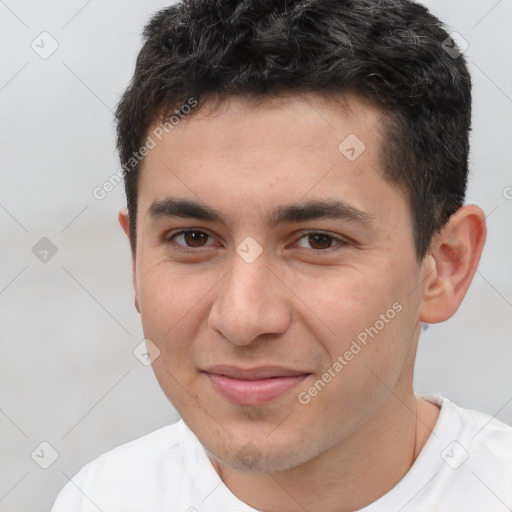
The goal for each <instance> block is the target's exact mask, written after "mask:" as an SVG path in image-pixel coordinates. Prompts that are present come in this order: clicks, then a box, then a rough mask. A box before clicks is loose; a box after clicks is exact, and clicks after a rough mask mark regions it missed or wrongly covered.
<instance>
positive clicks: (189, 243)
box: [165, 229, 211, 251]
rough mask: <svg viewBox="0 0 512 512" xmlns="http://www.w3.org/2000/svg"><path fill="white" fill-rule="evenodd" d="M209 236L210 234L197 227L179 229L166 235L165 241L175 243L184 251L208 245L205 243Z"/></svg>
mask: <svg viewBox="0 0 512 512" xmlns="http://www.w3.org/2000/svg"><path fill="white" fill-rule="evenodd" d="M209 238H211V237H210V235H208V233H205V232H204V231H199V230H197V229H182V230H181V231H178V232H177V233H174V234H171V235H170V236H168V237H166V238H165V242H166V243H169V244H172V245H175V246H176V248H177V249H178V250H184V251H186V250H187V249H196V248H200V247H209V246H208V245H207V241H208V239H209ZM210 245H211V244H210Z"/></svg>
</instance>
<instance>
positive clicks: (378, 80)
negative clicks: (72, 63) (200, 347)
mask: <svg viewBox="0 0 512 512" xmlns="http://www.w3.org/2000/svg"><path fill="white" fill-rule="evenodd" d="M449 38H450V36H449V34H448V33H447V31H446V30H445V28H444V26H443V24H442V22H441V21H440V20H439V19H437V18H436V17H435V16H433V15H432V14H431V13H430V12H429V11H428V9H427V8H425V7H423V6H421V5H419V4H416V3H414V2H412V1H409V0H378V1H376V0H209V1H206V0H183V1H182V2H180V3H177V4H174V5H172V6H170V7H167V8H165V9H163V10H160V11H158V12H157V13H155V14H154V15H153V17H152V18H151V19H150V20H149V22H148V23H147V24H146V26H145V28H144V32H143V46H142V49H141V51H140V53H139V55H138V58H137V62H136V67H135V72H134V75H133V77H132V80H131V83H130V84H129V86H128V88H127V90H126V91H125V93H124V94H123V96H122V98H121V99H120V101H119V103H118V106H117V110H116V121H117V149H118V151H119V155H120V159H121V164H122V165H123V168H124V169H125V172H124V180H125V191H126V198H127V206H128V212H129V218H130V235H131V236H130V240H131V242H132V249H134V248H135V239H136V222H135V219H136V213H137V186H138V185H137V184H138V175H139V170H140V167H141V160H140V159H138V160H136V161H134V159H133V158H132V157H133V154H134V153H135V152H137V151H138V150H139V148H140V147H141V146H142V145H143V144H144V140H145V137H146V136H147V132H148V129H149V127H150V126H151V124H152V123H153V122H155V121H156V120H158V119H161V120H162V121H163V122H165V120H166V119H169V117H170V116H172V115H173V114H174V113H175V112H176V109H179V108H180V106H181V105H183V104H184V103H186V102H187V99H190V98H194V100H195V101H196V102H197V104H198V105H199V107H198V108H196V109H194V112H195V111H197V110H199V108H200V106H201V105H203V104H204V102H205V101H206V100H207V99H208V98H210V97H212V95H213V96H219V97H221V98H229V97H230V96H235V95H237V96H240V95H242V96H246V97H251V98H260V99H265V98H268V97H272V96H277V95H280V94H293V93H307V92H313V93H317V94H320V95H325V96H326V97H327V96H330V97H333V96H336V95H343V94H344V93H348V92H356V93H358V94H360V95H362V96H363V97H365V98H366V99H368V100H369V101H371V102H372V103H373V104H374V105H375V106H377V107H379V108H380V109H381V110H382V111H383V112H384V113H385V116H384V121H383V123H384V130H383V137H384V140H383V144H382V148H381V160H382V161H381V162H380V163H381V165H382V167H383V170H384V177H385V179H387V180H388V181H389V182H391V183H393V184H395V185H397V186H399V187H401V189H402V190H403V191H404V192H405V194H406V197H407V200H408V202H409V204H410V210H411V215H412V220H413V227H414V240H415V247H416V253H417V257H418V260H421V259H422V258H423V257H424V256H425V255H426V254H427V253H428V249H429V246H430V242H431V239H432V236H433V235H434V234H435V233H436V232H438V231H439V230H440V229H441V228H442V227H443V225H444V224H445V223H446V221H447V220H448V219H449V217H450V215H452V214H453V213H454V212H455V211H456V210H457V209H458V208H460V206H462V204H463V202H464V196H465V191H466V184H467V175H468V153H469V132H470V128H471V79H470V76H469V73H468V70H467V66H466V62H465V60H464V57H463V56H462V55H460V53H457V52H455V53H454V52H448V51H446V41H450V42H451V44H450V48H452V47H454V48H457V47H456V46H454V43H453V41H452V40H451V39H449ZM194 112H192V113H191V114H190V115H189V116H187V117H190V116H193V115H194ZM130 159H131V161H132V163H131V165H130V166H127V162H128V161H130Z"/></svg>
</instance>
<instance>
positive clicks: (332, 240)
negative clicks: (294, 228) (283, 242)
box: [297, 231, 350, 251]
mask: <svg viewBox="0 0 512 512" xmlns="http://www.w3.org/2000/svg"><path fill="white" fill-rule="evenodd" d="M349 243H350V242H349V241H348V240H347V239H345V238H344V237H341V236H340V237H336V236H333V235H329V234H328V233H323V232H321V231H310V232H309V233H307V232H306V233H303V234H302V237H301V238H300V239H299V240H298V242H297V245H298V246H299V247H302V248H304V249H310V250H313V251H325V250H327V249H333V250H335V249H336V248H338V249H341V248H342V247H344V246H346V245H348V244H349Z"/></svg>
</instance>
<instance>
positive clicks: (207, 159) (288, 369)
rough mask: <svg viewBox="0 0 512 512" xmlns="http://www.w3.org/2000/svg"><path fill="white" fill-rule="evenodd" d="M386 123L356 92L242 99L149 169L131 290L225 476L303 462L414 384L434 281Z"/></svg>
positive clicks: (175, 138) (187, 412)
mask: <svg viewBox="0 0 512 512" xmlns="http://www.w3.org/2000/svg"><path fill="white" fill-rule="evenodd" d="M381 117H382V114H381V112H379V111H378V110H377V109H376V108H374V107H373V106H371V105H369V104H367V103H365V102H364V101H363V100H361V99H358V98H357V97H355V96H346V97H345V98H344V99H343V101H341V100H340V102H339V104H336V105H334V104H327V103H326V102H324V101H323V100H322V99H321V98H318V97H315V96H313V95H304V96H301V97H299V96H289V97H286V98H281V99H275V100H268V101H265V102H264V103H260V104H258V105H256V104H254V103H251V102H249V101H248V100H247V99H231V100H230V101H229V103H223V104H221V106H220V107H219V109H217V110H216V111H214V112H213V113H211V112H206V111H204V110H203V111H201V112H198V113H195V114H194V116H192V117H191V118H190V119H188V120H186V121H184V122H181V123H180V124H178V125H177V126H175V127H174V129H173V130H171V131H170V132H169V133H168V134H165V133H164V136H163V138H162V141H161V142H158V144H157V145H156V147H155V148H154V149H152V150H151V151H150V152H149V154H148V155H147V156H146V158H145V161H144V165H143V168H142V171H141V175H140V180H139V192H138V194H139V195H138V197H139V204H138V213H137V233H138V235H137V245H136V254H135V260H134V285H135V291H136V303H137V308H138V310H139V312H140V314H141V316H142V323H143V328H144V335H145V337H146V339H149V340H150V341H151V343H152V344H154V345H155V346H156V347H158V350H159V355H158V357H156V359H155V360H154V362H153V368H154V371H155V374H156V376H157V379H158V381H159V383H160V385H161V387H162V389H163V390H164V392H165V393H166V395H167V396H168V398H169V399H170V400H171V402H172V403H173V404H174V406H175V407H176V409H177V411H178V412H179V414H180V415H181V416H182V418H183V419H184V421H185V422H186V423H187V425H188V426H189V427H190V428H191V429H192V430H193V431H194V433H195V434H196V435H197V437H198V438H199V440H200V441H201V443H202V444H203V445H204V446H205V447H206V449H207V450H209V451H210V452H211V454H212V455H213V456H214V457H215V458H217V459H218V460H219V461H221V462H222V463H224V464H226V465H228V466H230V467H232V468H235V469H238V470H252V471H276V470H284V469H289V468H292V467H296V466H298V465H300V464H304V463H306V462H308V461H310V460H312V459H314V458H315V457H317V456H319V455H320V454H322V453H323V452H326V451H327V450H329V449H330V448H333V447H334V446H335V445H337V444H338V443H342V442H343V441H344V440H345V439H346V438H347V437H348V436H349V435H351V434H352V433H354V432H355V431H357V430H358V429H359V428H362V426H363V425H364V424H365V423H367V422H368V421H371V418H372V417H375V415H376V414H379V411H382V410H383V409H385V407H386V403H387V399H388V397H389V396H390V388H391V389H399V388H400V387H401V388H403V389H405V388H407V387H411V385H412V384H411V383H412V367H413V361H414V356H415V347H416V341H417V337H418V333H419V322H418V311H419V308H420V302H421V297H420V291H419V287H418V283H420V282H421V279H422V277H423V276H424V273H425V269H424V268H423V266H422V264H418V262H417V260H416V253H415V247H414V242H413V230H412V220H411V216H410V212H409V207H408V204H407V201H406V199H405V194H404V193H403V192H402V191H401V190H399V189H397V188H396V187H394V186H393V185H391V184H390V183H389V182H388V181H386V180H385V179H384V178H383V175H382V167H381V164H380V161H379V151H380V148H381V144H382V134H381V132H380V129H381V123H380V119H381ZM155 126H156V125H155ZM354 135H355V136H356V137H357V139H356V138H354ZM347 137H349V138H348V139H347ZM344 141H345V142H344ZM340 143H341V144H340ZM362 144H364V148H363V146H362ZM362 149H364V151H362ZM157 352H158V351H157Z"/></svg>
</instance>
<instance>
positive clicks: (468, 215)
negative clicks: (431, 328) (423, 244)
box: [419, 205, 487, 324]
mask: <svg viewBox="0 0 512 512" xmlns="http://www.w3.org/2000/svg"><path fill="white" fill-rule="evenodd" d="M486 235H487V228H486V224H485V214H484V212H483V211H482V210H481V209H480V208H479V207H478V206H475V205H465V206H463V207H461V208H459V209H458V210H457V211H456V212H455V213H454V214H453V215H452V216H451V217H450V219H449V220H448V222H447V223H446V225H445V226H444V227H443V228H442V230H441V232H440V233H439V234H436V235H435V236H434V237H433V239H432V243H431V245H430V252H429V254H427V256H425V259H424V262H423V266H424V274H423V298H422V303H421V306H420V311H419V320H420V322H424V323H427V324H435V323H439V322H444V321H445V320H447V319H448V318H450V317H451V316H452V315H453V314H454V313H455V312H456V311H457V309H458V308H459V305H460V303H461V302H462V299H463V298H464V296H465V295H466V292H467V291H468V288H469V285H470V284H471V281H472V279H473V276H474V275H475V272H476V268H477V266H478V263H479V261H480V256H481V254H482V249H483V247H484V244H485V238H486Z"/></svg>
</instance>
